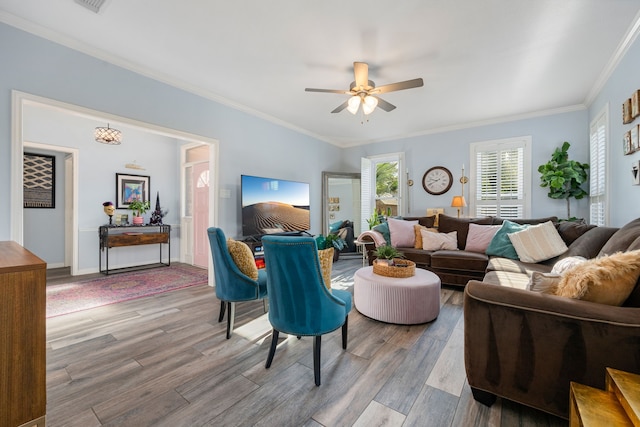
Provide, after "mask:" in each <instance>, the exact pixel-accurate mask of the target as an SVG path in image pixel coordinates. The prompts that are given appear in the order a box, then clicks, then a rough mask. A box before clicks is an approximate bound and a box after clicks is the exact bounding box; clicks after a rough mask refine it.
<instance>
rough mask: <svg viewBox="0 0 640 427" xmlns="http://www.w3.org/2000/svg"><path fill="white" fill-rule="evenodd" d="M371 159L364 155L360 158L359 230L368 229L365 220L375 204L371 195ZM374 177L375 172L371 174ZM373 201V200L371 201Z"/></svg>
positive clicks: (369, 215)
mask: <svg viewBox="0 0 640 427" xmlns="http://www.w3.org/2000/svg"><path fill="white" fill-rule="evenodd" d="M371 176H372V173H371V160H369V159H367V158H366V157H362V158H361V159H360V189H361V191H360V194H361V195H360V200H361V203H360V230H363V231H364V230H368V229H369V223H368V222H367V220H368V219H369V218H370V217H371V214H372V213H373V209H374V206H375V197H372V194H375V192H373V193H372V189H373V184H372V180H371ZM373 177H374V178H375V174H373ZM372 201H373V202H372Z"/></svg>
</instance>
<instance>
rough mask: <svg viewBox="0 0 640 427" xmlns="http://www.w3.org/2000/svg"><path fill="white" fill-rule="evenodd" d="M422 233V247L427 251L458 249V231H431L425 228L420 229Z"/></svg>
mask: <svg viewBox="0 0 640 427" xmlns="http://www.w3.org/2000/svg"><path fill="white" fill-rule="evenodd" d="M420 234H421V235H422V249H424V250H427V251H437V250H440V249H447V250H451V251H457V250H458V232H457V231H452V232H451V233H432V232H431V231H427V230H420Z"/></svg>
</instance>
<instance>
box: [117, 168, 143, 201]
mask: <svg viewBox="0 0 640 427" xmlns="http://www.w3.org/2000/svg"><path fill="white" fill-rule="evenodd" d="M150 185H151V177H149V176H146V175H130V174H123V173H116V209H127V208H128V207H129V204H130V203H131V202H133V201H135V200H141V201H143V202H148V201H149V191H150V190H149V189H150Z"/></svg>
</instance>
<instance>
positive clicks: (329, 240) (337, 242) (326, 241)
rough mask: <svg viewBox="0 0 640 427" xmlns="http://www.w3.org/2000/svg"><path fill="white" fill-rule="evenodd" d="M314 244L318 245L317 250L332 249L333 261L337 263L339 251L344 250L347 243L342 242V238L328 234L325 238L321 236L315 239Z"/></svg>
mask: <svg viewBox="0 0 640 427" xmlns="http://www.w3.org/2000/svg"><path fill="white" fill-rule="evenodd" d="M316 243H317V244H318V249H319V250H323V249H331V248H333V261H334V262H335V261H338V258H339V257H340V251H341V250H343V249H344V247H345V246H346V244H347V242H345V241H344V239H343V238H341V237H340V236H338V235H337V234H329V235H327V236H323V235H322V234H321V235H319V236H318V237H316Z"/></svg>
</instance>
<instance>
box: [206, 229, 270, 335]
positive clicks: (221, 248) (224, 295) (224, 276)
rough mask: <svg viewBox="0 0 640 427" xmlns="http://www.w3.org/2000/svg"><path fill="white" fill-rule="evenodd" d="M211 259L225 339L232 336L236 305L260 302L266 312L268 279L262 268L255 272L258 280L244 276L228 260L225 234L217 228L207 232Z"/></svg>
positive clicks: (230, 260)
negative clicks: (224, 321) (225, 319)
mask: <svg viewBox="0 0 640 427" xmlns="http://www.w3.org/2000/svg"><path fill="white" fill-rule="evenodd" d="M207 233H208V234H209V244H210V245H211V256H212V257H213V272H214V277H215V286H216V296H217V297H218V299H219V300H220V316H218V322H222V320H223V319H224V314H225V307H226V308H227V310H226V311H227V312H228V313H227V339H229V338H231V334H232V333H233V322H234V320H235V313H236V305H235V304H236V302H239V301H251V300H260V299H261V300H263V304H264V306H265V311H266V301H265V300H264V299H265V298H266V296H267V276H266V273H265V271H264V269H260V270H258V280H253V279H252V278H250V277H248V276H246V275H245V274H244V273H242V272H241V271H240V269H239V268H238V266H237V265H236V264H235V262H234V261H233V258H231V255H230V254H229V250H228V248H227V239H226V238H225V236H224V232H223V231H222V230H221V229H219V228H216V227H210V228H209V229H208V230H207Z"/></svg>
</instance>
